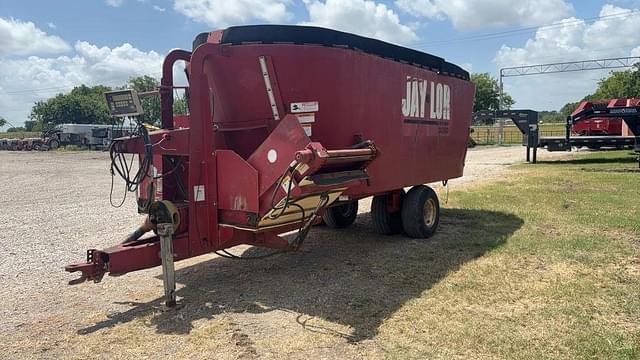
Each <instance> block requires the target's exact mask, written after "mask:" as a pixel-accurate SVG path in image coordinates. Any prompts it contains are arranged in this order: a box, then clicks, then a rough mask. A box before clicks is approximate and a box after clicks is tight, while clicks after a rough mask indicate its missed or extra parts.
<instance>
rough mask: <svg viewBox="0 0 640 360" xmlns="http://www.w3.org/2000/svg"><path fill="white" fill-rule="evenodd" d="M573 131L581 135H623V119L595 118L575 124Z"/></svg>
mask: <svg viewBox="0 0 640 360" xmlns="http://www.w3.org/2000/svg"><path fill="white" fill-rule="evenodd" d="M571 131H572V132H573V133H574V134H577V135H580V136H593V135H622V119H619V118H613V119H607V118H593V119H589V120H583V121H580V122H577V123H575V124H573V126H572V127H571Z"/></svg>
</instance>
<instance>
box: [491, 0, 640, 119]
mask: <svg viewBox="0 0 640 360" xmlns="http://www.w3.org/2000/svg"><path fill="white" fill-rule="evenodd" d="M630 11H631V10H630V9H624V8H620V7H616V6H613V5H604V6H603V7H602V9H601V11H600V17H603V16H604V17H605V18H602V19H600V20H597V21H595V22H593V23H591V24H589V23H587V22H585V21H584V20H581V19H576V18H568V19H564V20H562V22H561V23H560V24H561V25H560V26H553V27H546V28H541V29H538V30H537V32H536V34H535V35H534V37H533V38H531V39H529V40H527V41H526V42H525V44H524V45H523V46H522V47H510V46H506V45H503V46H502V47H501V48H500V49H499V50H498V52H497V54H496V57H495V59H494V62H495V63H496V64H497V65H498V67H500V68H501V67H509V66H520V65H527V64H541V63H552V62H564V61H580V60H591V59H598V58H611V57H623V56H640V38H638V37H636V36H627V35H625V34H637V33H639V32H640V21H638V19H639V18H640V14H639V13H637V12H635V13H631V14H629V12H630ZM618 14H621V15H618ZM612 15H613V16H612ZM608 72H609V70H600V71H583V72H573V73H565V74H557V75H539V76H527V77H517V78H509V79H507V80H506V81H505V84H506V90H507V91H509V92H511V94H512V95H513V96H514V98H515V99H516V101H517V102H518V104H517V106H518V107H520V106H526V107H536V106H537V107H538V108H550V109H553V108H556V109H557V108H559V107H560V106H562V105H563V104H564V103H566V102H568V101H577V100H579V99H581V98H582V97H584V96H585V95H587V94H588V93H590V92H593V91H594V90H595V88H596V86H597V80H598V79H600V78H602V77H605V76H606V75H607V74H608Z"/></svg>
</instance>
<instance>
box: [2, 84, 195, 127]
mask: <svg viewBox="0 0 640 360" xmlns="http://www.w3.org/2000/svg"><path fill="white" fill-rule="evenodd" d="M159 87H160V82H159V81H158V80H157V79H155V78H153V77H151V76H147V75H145V76H139V77H134V78H131V79H129V81H128V82H127V83H126V84H124V85H123V86H121V87H117V88H115V89H114V88H111V87H108V86H104V85H96V86H91V87H90V86H86V85H80V86H76V87H74V88H73V89H72V90H71V91H70V92H68V93H66V94H63V93H60V94H57V95H56V96H53V97H51V98H49V99H46V100H41V101H38V102H36V103H35V104H34V106H33V108H32V109H31V113H30V115H29V120H27V121H25V123H24V127H21V128H15V127H12V128H10V129H8V130H7V131H9V132H11V131H16V132H17V131H29V132H31V131H43V130H48V129H51V128H54V127H55V126H56V125H60V124H114V121H115V120H114V118H113V117H112V116H111V115H109V110H108V108H107V103H106V101H105V97H104V93H105V92H108V91H111V90H117V89H133V90H135V91H137V92H144V91H153V90H157V89H158V88H159ZM140 102H141V103H142V107H143V108H144V114H142V115H140V116H139V120H141V121H143V122H146V123H149V124H153V125H158V123H159V122H160V113H161V108H160V97H159V96H150V97H144V98H141V99H140ZM173 108H174V113H176V114H185V113H186V112H187V100H186V98H185V97H183V96H179V97H177V98H175V100H174V107H173ZM2 120H4V119H2ZM5 124H6V121H4V123H3V122H2V121H0V127H2V126H3V125H5Z"/></svg>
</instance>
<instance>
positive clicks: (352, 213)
mask: <svg viewBox="0 0 640 360" xmlns="http://www.w3.org/2000/svg"><path fill="white" fill-rule="evenodd" d="M356 216H358V201H353V202H350V203H347V204H344V205H338V206H333V207H330V208H328V209H327V211H325V213H324V215H323V216H322V220H324V223H325V224H326V225H327V226H328V227H330V228H334V229H341V228H346V227H347V226H349V225H351V224H353V222H354V221H356Z"/></svg>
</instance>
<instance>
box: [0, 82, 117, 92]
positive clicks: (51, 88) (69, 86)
mask: <svg viewBox="0 0 640 360" xmlns="http://www.w3.org/2000/svg"><path fill="white" fill-rule="evenodd" d="M126 82H127V81H126V80H124V81H119V80H113V81H108V82H105V83H101V84H95V85H87V84H75V85H68V86H64V87H49V88H39V89H25V90H16V91H9V92H5V93H4V94H6V95H19V94H26V93H30V92H31V93H36V92H52V91H53V92H55V91H64V90H73V89H74V88H76V87H78V86H82V85H85V86H88V87H92V86H101V85H102V86H111V85H123V84H124V83H126Z"/></svg>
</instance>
